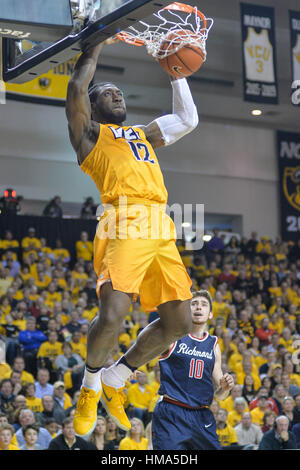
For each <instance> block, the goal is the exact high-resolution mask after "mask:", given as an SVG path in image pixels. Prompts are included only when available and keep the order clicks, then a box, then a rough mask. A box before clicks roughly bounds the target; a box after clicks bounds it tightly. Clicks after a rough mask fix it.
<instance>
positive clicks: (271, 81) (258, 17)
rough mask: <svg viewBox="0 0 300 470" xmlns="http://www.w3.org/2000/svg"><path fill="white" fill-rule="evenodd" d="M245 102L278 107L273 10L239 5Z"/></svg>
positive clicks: (245, 4) (243, 4) (244, 4)
mask: <svg viewBox="0 0 300 470" xmlns="http://www.w3.org/2000/svg"><path fill="white" fill-rule="evenodd" d="M241 26H242V45H243V73H244V100H245V101H252V102H255V103H271V104H277V103H278V85H277V72H276V48H275V24H274V8H271V7H264V6H259V5H251V4H248V3H241Z"/></svg>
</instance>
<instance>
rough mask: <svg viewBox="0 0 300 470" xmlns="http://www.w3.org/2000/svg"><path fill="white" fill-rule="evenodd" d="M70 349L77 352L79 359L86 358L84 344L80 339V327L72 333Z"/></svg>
mask: <svg viewBox="0 0 300 470" xmlns="http://www.w3.org/2000/svg"><path fill="white" fill-rule="evenodd" d="M70 345H71V347H72V351H73V353H75V354H78V355H79V356H80V357H81V359H83V360H84V361H85V359H86V345H85V344H84V343H82V341H81V327H80V330H79V331H77V330H76V331H74V332H73V333H72V340H71V341H70Z"/></svg>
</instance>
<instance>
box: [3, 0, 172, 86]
mask: <svg viewBox="0 0 300 470" xmlns="http://www.w3.org/2000/svg"><path fill="white" fill-rule="evenodd" d="M28 1H29V2H31V3H32V4H33V3H34V2H35V0H28ZM36 1H38V0H36ZM69 2H70V8H71V12H72V18H73V29H72V31H71V32H70V34H68V35H67V36H65V37H63V38H62V39H60V40H58V41H55V42H51V41H43V40H40V41H37V39H36V38H35V40H34V41H31V40H30V38H28V37H25V39H24V38H23V39H22V38H21V37H20V36H19V37H18V38H17V39H12V38H11V37H10V38H5V37H4V36H2V37H3V39H2V80H3V81H4V82H8V83H26V82H29V81H32V80H33V79H35V78H36V77H39V76H40V75H42V74H43V73H45V72H48V71H49V70H51V69H53V68H55V67H57V66H58V65H59V64H62V63H65V62H67V61H72V59H74V58H75V57H76V56H78V54H80V53H81V52H82V51H84V50H86V49H88V48H89V47H92V46H94V45H96V44H98V43H100V42H102V41H104V40H105V39H107V38H108V37H111V36H113V35H114V34H117V33H118V32H120V31H122V30H124V29H126V28H128V26H130V25H132V24H134V23H135V22H136V21H138V20H140V19H143V18H145V17H147V16H149V15H151V14H152V13H154V12H155V11H157V10H159V9H160V8H162V7H164V6H166V5H168V4H169V3H170V0H69ZM21 26H22V25H21ZM19 29H21V27H20V28H19Z"/></svg>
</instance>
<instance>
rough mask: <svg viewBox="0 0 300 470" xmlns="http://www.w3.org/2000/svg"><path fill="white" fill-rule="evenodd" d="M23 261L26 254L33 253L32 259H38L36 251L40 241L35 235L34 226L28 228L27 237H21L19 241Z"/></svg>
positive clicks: (39, 246)
mask: <svg viewBox="0 0 300 470" xmlns="http://www.w3.org/2000/svg"><path fill="white" fill-rule="evenodd" d="M21 247H22V255H23V261H24V259H25V257H26V256H29V255H33V256H34V259H38V251H39V249H40V248H41V242H40V240H39V239H38V238H37V237H36V232H35V228H34V227H30V228H29V229H28V233H27V237H24V238H22V241H21Z"/></svg>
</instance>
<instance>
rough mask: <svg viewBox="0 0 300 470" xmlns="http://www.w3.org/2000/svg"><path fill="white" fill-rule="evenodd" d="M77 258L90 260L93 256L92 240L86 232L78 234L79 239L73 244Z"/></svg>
mask: <svg viewBox="0 0 300 470" xmlns="http://www.w3.org/2000/svg"><path fill="white" fill-rule="evenodd" d="M75 249H76V257H77V260H79V259H80V258H81V259H83V260H84V261H91V260H92V257H93V242H91V241H89V239H88V233H87V232H85V231H83V232H81V234H80V240H78V241H77V242H76V244H75Z"/></svg>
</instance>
